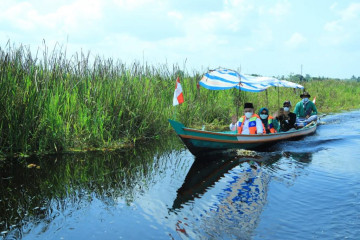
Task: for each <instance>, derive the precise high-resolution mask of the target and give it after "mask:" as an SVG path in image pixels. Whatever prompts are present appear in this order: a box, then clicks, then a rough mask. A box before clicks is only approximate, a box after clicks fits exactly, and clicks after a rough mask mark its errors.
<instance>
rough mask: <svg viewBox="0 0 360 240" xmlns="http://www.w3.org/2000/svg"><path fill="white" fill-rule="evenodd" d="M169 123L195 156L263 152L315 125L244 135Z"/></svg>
mask: <svg viewBox="0 0 360 240" xmlns="http://www.w3.org/2000/svg"><path fill="white" fill-rule="evenodd" d="M169 122H170V124H171V126H172V127H173V128H174V130H175V132H176V133H177V134H178V136H179V137H180V138H181V140H182V141H183V142H184V144H185V145H186V147H187V148H188V149H189V151H190V152H191V153H192V154H193V155H195V156H199V155H203V154H207V153H209V152H212V151H221V150H227V149H247V150H264V149H266V148H269V147H271V146H272V145H273V144H275V143H278V142H280V141H284V140H295V139H299V138H302V137H304V136H307V135H311V134H313V133H314V132H315V131H316V124H312V125H310V126H308V127H306V128H302V129H300V130H295V131H289V132H281V133H275V134H264V135H244V134H237V133H235V132H213V131H204V130H198V129H192V128H187V127H185V126H184V125H183V124H181V123H180V122H177V121H174V120H170V119H169Z"/></svg>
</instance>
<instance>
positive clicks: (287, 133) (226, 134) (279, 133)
mask: <svg viewBox="0 0 360 240" xmlns="http://www.w3.org/2000/svg"><path fill="white" fill-rule="evenodd" d="M316 126H317V125H316V124H314V125H313V126H311V127H308V128H301V129H299V130H295V131H291V132H277V133H270V134H238V133H236V134H234V133H223V132H213V131H205V130H199V129H194V128H187V127H183V130H184V131H188V132H198V133H204V134H211V135H220V136H228V137H240V136H241V137H246V138H258V137H264V138H273V137H278V136H281V135H283V136H285V135H286V136H287V135H291V134H293V133H302V132H307V131H306V130H310V129H313V128H316ZM296 135H297V134H296ZM299 136H301V134H299Z"/></svg>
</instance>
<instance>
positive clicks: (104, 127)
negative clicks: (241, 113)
mask: <svg viewBox="0 0 360 240" xmlns="http://www.w3.org/2000/svg"><path fill="white" fill-rule="evenodd" d="M41 59H43V60H39V57H38V56H32V54H31V52H30V51H29V50H28V49H26V48H24V47H19V48H11V47H9V46H7V48H6V49H3V48H0V89H1V93H2V94H1V96H0V99H1V100H0V103H1V104H0V112H1V113H2V114H1V115H0V132H1V138H0V155H3V156H5V155H6V156H8V155H14V154H16V153H22V154H23V155H27V154H33V153H36V154H43V153H62V152H68V151H75V150H76V151H78V150H80V151H83V150H88V149H114V148H121V147H124V146H131V145H132V144H134V143H136V142H138V141H139V140H141V141H146V140H148V139H153V138H158V137H159V136H162V135H164V134H169V133H170V134H171V128H170V126H169V124H168V122H167V119H168V118H174V117H175V118H176V119H177V120H179V121H181V122H183V123H184V124H185V125H187V126H194V125H203V124H205V125H207V126H216V125H226V124H228V122H229V119H231V115H233V114H234V113H235V112H236V109H235V107H234V106H235V105H234V103H235V102H236V101H238V100H239V99H238V91H237V90H227V91H209V90H206V89H198V88H197V83H198V81H199V80H200V79H201V77H202V74H203V73H194V74H192V75H191V76H190V75H189V74H188V73H184V72H183V71H181V70H180V68H179V67H178V66H171V67H169V66H166V65H160V66H157V67H156V66H149V65H146V64H145V65H140V64H139V63H133V64H130V65H127V64H124V63H121V62H116V61H115V60H113V59H102V58H100V57H96V58H95V59H94V61H90V59H89V55H85V54H83V53H79V54H77V55H74V56H72V57H71V58H67V57H66V53H65V52H61V51H53V52H50V53H49V52H44V53H43V56H42V57H41ZM177 76H180V81H181V84H182V87H183V92H184V97H185V102H184V103H183V104H181V105H179V106H177V107H173V106H172V98H173V93H174V87H175V79H176V77H177ZM300 84H302V85H304V87H305V88H306V90H307V91H308V92H310V94H311V95H312V97H315V96H316V99H317V101H316V106H317V108H318V111H319V112H320V113H329V112H339V111H342V110H349V109H354V108H360V98H359V97H358V96H360V82H355V81H343V80H335V79H320V80H313V81H309V82H301V83H300ZM299 95H300V91H297V92H294V91H293V90H292V89H276V88H272V89H269V90H268V91H267V92H262V93H257V94H255V93H243V94H242V95H241V96H240V98H241V101H242V102H244V101H252V102H253V103H254V105H255V107H256V108H257V109H259V108H260V107H263V106H267V107H268V108H269V109H270V111H271V112H274V111H276V110H277V108H278V107H279V105H281V103H282V102H283V101H284V100H290V101H291V102H292V103H293V105H294V106H295V103H296V102H297V101H299V100H300V97H299Z"/></svg>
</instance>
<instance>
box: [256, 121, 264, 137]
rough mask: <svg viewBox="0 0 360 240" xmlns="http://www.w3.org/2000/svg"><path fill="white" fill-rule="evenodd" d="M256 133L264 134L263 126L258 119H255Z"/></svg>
mask: <svg viewBox="0 0 360 240" xmlns="http://www.w3.org/2000/svg"><path fill="white" fill-rule="evenodd" d="M256 131H257V134H264V128H263V124H262V121H261V120H260V119H259V118H256Z"/></svg>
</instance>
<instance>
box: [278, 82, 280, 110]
mask: <svg viewBox="0 0 360 240" xmlns="http://www.w3.org/2000/svg"><path fill="white" fill-rule="evenodd" d="M279 108H280V87H279V86H278V109H279Z"/></svg>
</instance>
